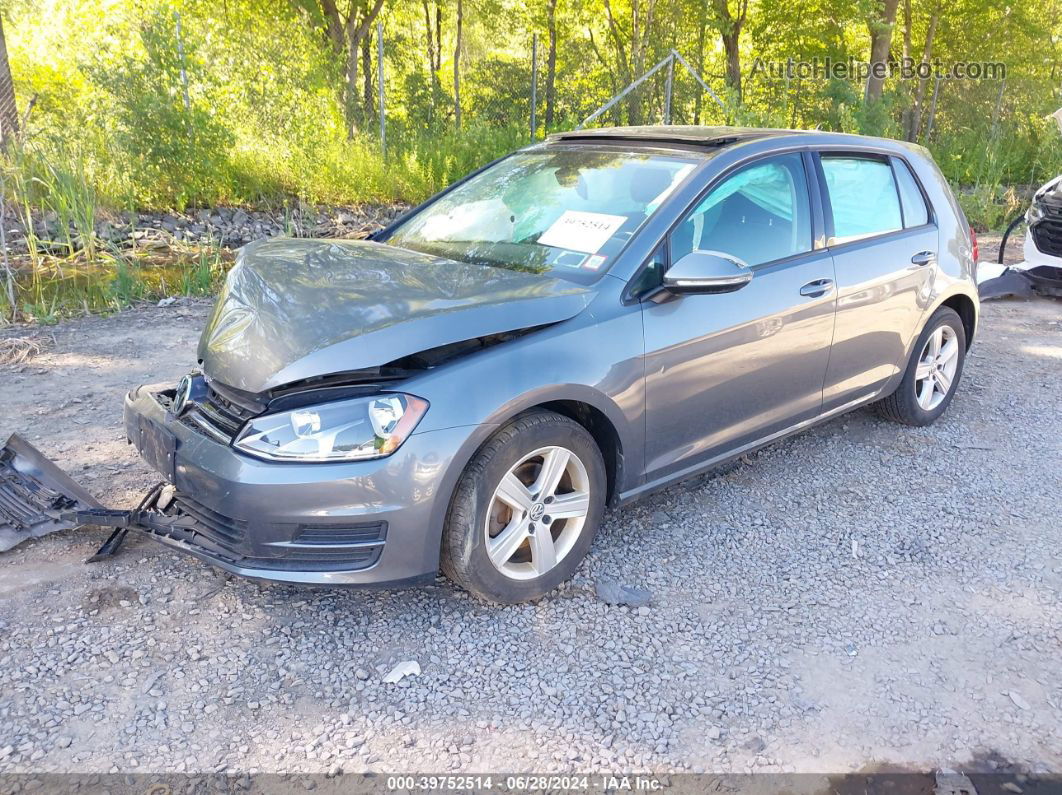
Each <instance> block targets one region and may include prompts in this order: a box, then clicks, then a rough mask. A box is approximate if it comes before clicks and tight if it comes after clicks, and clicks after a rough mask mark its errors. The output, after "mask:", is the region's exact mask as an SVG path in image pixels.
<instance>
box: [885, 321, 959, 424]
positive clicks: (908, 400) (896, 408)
mask: <svg viewBox="0 0 1062 795" xmlns="http://www.w3.org/2000/svg"><path fill="white" fill-rule="evenodd" d="M965 361H966V331H965V329H964V328H963V325H962V320H960V319H959V316H958V314H956V312H955V310H953V309H951V308H949V307H946V306H942V307H941V308H940V309H938V310H937V311H936V312H934V313H933V316H932V317H931V318H930V319H929V322H928V323H926V326H925V328H924V329H923V330H922V333H921V334H920V335H919V337H918V341H917V342H916V343H915V346H914V350H913V351H912V353H911V360H910V362H908V364H907V370H906V371H905V372H904V376H903V380H902V381H901V382H900V385H899V387H897V389H896V391H895V392H893V393H892V394H891V395H889V396H888V397H887V398H884V399H882V400H880V401H878V403H877V406H878V410H879V412H880V413H881V415H882V416H883V417H885V418H886V419H890V420H893V421H894V422H901V423H903V424H904V425H929V424H931V423H933V422H936V420H937V418H938V417H939V416H940V415H941V414H943V413H944V411H945V410H946V409H947V408H948V404H950V403H951V399H952V398H953V397H954V396H955V390H956V389H958V386H959V379H960V378H961V377H962V367H963V363H964V362H965Z"/></svg>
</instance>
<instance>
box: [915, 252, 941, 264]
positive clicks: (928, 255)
mask: <svg viewBox="0 0 1062 795" xmlns="http://www.w3.org/2000/svg"><path fill="white" fill-rule="evenodd" d="M936 258H937V252H935V251H919V252H918V253H917V254H915V255H914V256H913V257H911V264H912V265H918V266H919V267H922V266H925V265H928V264H929V263H931V262H933V260H935V259H936Z"/></svg>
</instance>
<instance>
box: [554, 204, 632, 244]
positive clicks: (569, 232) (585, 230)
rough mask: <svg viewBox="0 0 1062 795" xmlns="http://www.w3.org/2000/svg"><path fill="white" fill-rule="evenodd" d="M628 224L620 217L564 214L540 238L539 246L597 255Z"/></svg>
mask: <svg viewBox="0 0 1062 795" xmlns="http://www.w3.org/2000/svg"><path fill="white" fill-rule="evenodd" d="M626 221H627V218H626V217H625V216H622V215H605V214H604V213H587V212H582V211H581V210H565V211H564V213H563V214H562V215H561V217H560V218H558V219H557V220H556V221H554V222H553V225H552V226H550V228H549V229H547V230H546V231H545V232H543V233H542V234H541V235H540V236H539V238H538V243H539V245H541V246H555V247H557V248H566V249H570V250H572V251H582V252H583V253H585V254H596V253H597V250H598V249H599V248H601V247H602V246H603V245H605V243H606V242H607V241H608V239H609V238H610V237H612V235H614V234H615V233H616V230H617V229H619V228H620V227H621V226H623V224H624V223H625V222H626Z"/></svg>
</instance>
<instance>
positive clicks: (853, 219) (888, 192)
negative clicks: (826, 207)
mask: <svg viewBox="0 0 1062 795" xmlns="http://www.w3.org/2000/svg"><path fill="white" fill-rule="evenodd" d="M821 162H822V173H823V176H824V177H825V178H826V190H827V192H828V193H829V197H830V206H831V208H832V210H833V237H832V239H831V240H830V244H831V245H837V244H839V243H847V242H849V241H852V240H859V239H861V238H864V237H873V236H874V235H880V234H884V233H885V232H892V231H895V230H897V229H902V228H903V218H902V216H901V215H900V198H899V195H898V194H897V192H896V181H895V180H894V179H893V176H892V167H891V166H889V163H888V161H886V160H879V159H876V158H867V157H852V156H848V155H843V156H837V155H823V156H822V160H821Z"/></svg>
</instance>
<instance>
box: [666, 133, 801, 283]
mask: <svg viewBox="0 0 1062 795" xmlns="http://www.w3.org/2000/svg"><path fill="white" fill-rule="evenodd" d="M811 243H812V241H811V206H810V201H809V199H808V186H807V179H806V177H805V175H804V164H803V161H802V159H801V156H800V155H799V154H787V155H780V156H778V157H772V158H769V159H767V160H760V161H757V162H755V163H753V164H752V165H749V166H745V167H744V168H742V169H741V170H739V171H737V172H735V173H734V174H732V175H731V176H729V177H727V178H726V179H724V180H723V181H722V182H721V183H719V184H718V185H717V186H716V187H714V188H712V190H711V191H709V193H708V195H707V196H705V198H704V199H703V200H702V201H701V202H700V204H698V205H697V207H696V208H695V209H694V210H693V212H692V213H690V214H689V216H687V217H686V219H685V220H684V221H683V222H682V223H681V224H679V226H678V227H677V228H676V229H675V231H674V232H672V234H671V262H672V263H675V262H678V261H679V260H680V259H681V258H682V257H684V256H685V255H686V254H689V253H690V252H692V251H721V252H723V253H725V254H730V255H731V256H735V257H737V258H739V259H741V260H743V261H744V262H745V263H746V264H748V265H761V264H763V263H765V262H773V261H775V260H780V259H784V258H786V257H791V256H793V255H794V254H801V253H803V252H806V251H811Z"/></svg>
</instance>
